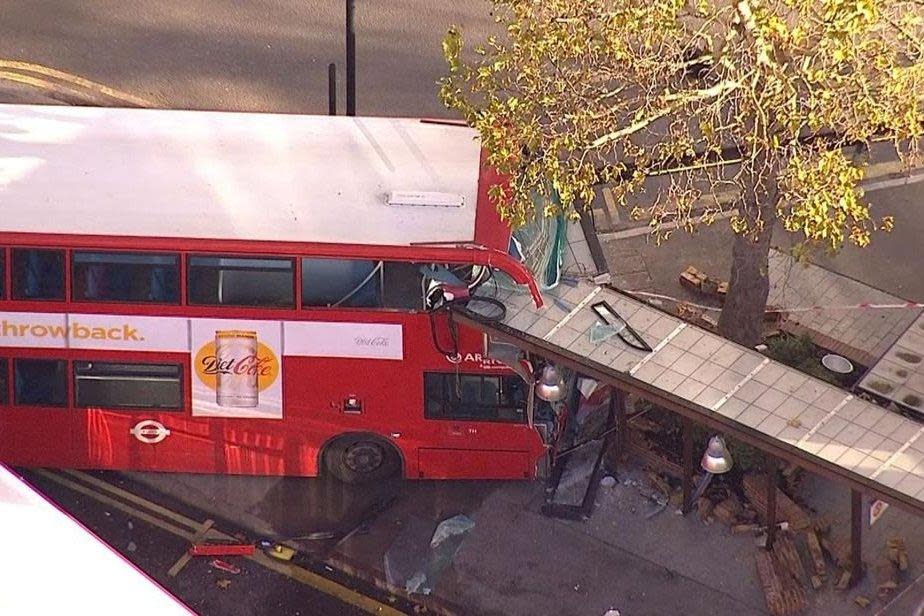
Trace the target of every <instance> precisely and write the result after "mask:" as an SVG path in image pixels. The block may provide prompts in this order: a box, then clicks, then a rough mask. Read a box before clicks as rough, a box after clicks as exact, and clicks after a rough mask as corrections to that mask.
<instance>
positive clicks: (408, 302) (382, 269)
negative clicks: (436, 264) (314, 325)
mask: <svg viewBox="0 0 924 616" xmlns="http://www.w3.org/2000/svg"><path fill="white" fill-rule="evenodd" d="M302 305H303V306H306V307H325V308H337V307H342V308H396V309H402V310H419V309H420V308H422V307H423V289H422V286H421V273H420V266H419V264H416V263H405V262H398V261H376V260H367V259H323V258H317V259H314V258H305V259H302Z"/></svg>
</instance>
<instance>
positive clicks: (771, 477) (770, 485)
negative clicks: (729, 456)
mask: <svg viewBox="0 0 924 616" xmlns="http://www.w3.org/2000/svg"><path fill="white" fill-rule="evenodd" d="M766 470H767V543H766V546H765V547H766V548H767V549H768V550H772V549H773V542H774V541H775V540H776V481H777V479H776V473H777V471H776V458H775V457H773V456H771V455H769V454H768V455H767V464H766Z"/></svg>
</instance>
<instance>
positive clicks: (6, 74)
mask: <svg viewBox="0 0 924 616" xmlns="http://www.w3.org/2000/svg"><path fill="white" fill-rule="evenodd" d="M0 81H12V82H15V83H21V84H24V85H27V86H32V87H33V88H38V89H39V90H43V91H45V92H52V93H55V94H64V95H65V96H67V98H68V101H70V100H78V101H85V100H87V95H86V93H85V92H81V91H79V90H75V89H73V88H70V87H68V86H64V85H61V84H57V83H54V82H52V81H47V80H45V79H41V78H39V77H33V76H31V75H22V74H20V73H14V72H11V71H0Z"/></svg>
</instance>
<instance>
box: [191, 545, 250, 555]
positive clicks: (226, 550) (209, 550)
mask: <svg viewBox="0 0 924 616" xmlns="http://www.w3.org/2000/svg"><path fill="white" fill-rule="evenodd" d="M254 551H256V546H255V545H254V544H252V543H194V544H192V545H191V546H190V548H189V555H190V556H250V555H252V554H253V553H254Z"/></svg>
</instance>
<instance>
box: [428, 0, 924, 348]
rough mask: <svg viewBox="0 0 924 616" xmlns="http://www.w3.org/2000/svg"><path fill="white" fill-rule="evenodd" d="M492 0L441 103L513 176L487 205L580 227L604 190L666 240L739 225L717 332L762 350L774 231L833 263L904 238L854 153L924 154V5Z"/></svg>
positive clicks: (518, 218)
mask: <svg viewBox="0 0 924 616" xmlns="http://www.w3.org/2000/svg"><path fill="white" fill-rule="evenodd" d="M493 1H494V4H495V15H496V20H497V22H498V23H499V24H500V26H501V27H503V29H504V31H505V35H504V36H503V37H501V38H497V37H490V38H489V39H488V41H487V44H486V45H484V46H482V47H479V48H477V49H476V50H475V51H476V54H477V55H474V56H470V55H468V54H465V53H464V52H465V51H466V50H464V49H463V47H464V46H463V39H462V35H461V33H460V32H459V31H458V30H457V29H455V28H453V29H450V31H449V33H448V34H447V36H446V38H445V39H444V42H443V49H444V54H445V56H446V60H447V62H448V65H449V70H448V74H447V76H446V77H445V78H444V79H443V80H442V81H441V88H440V95H441V98H442V100H443V102H444V103H445V104H446V105H447V106H448V107H450V108H452V109H455V110H458V111H459V112H461V113H462V115H463V116H464V117H465V118H466V120H467V121H468V122H469V123H470V124H471V125H472V126H474V127H475V128H476V129H477V130H478V131H479V133H480V135H481V138H482V143H483V146H484V147H485V149H486V150H487V152H488V156H489V162H490V163H491V164H493V165H495V166H496V167H497V169H498V170H499V171H500V172H501V173H503V174H505V175H507V176H508V177H509V182H508V183H506V184H505V185H502V186H495V187H494V189H493V191H492V193H491V196H492V199H493V200H494V201H495V203H496V205H497V207H498V209H499V211H500V212H501V215H502V217H503V218H504V219H505V220H507V221H508V222H510V223H511V224H512V225H513V226H517V225H521V224H523V223H524V222H526V221H527V220H528V218H529V217H530V216H531V215H532V212H533V205H532V203H533V201H532V198H533V197H534V196H535V195H536V194H539V195H542V196H543V197H546V198H549V197H551V195H552V193H557V196H558V197H559V201H558V202H559V203H560V205H554V204H553V205H550V206H549V207H548V209H547V212H546V213H547V214H552V213H557V211H558V210H559V209H560V211H562V212H563V213H565V214H567V215H569V216H574V215H575V214H576V209H577V208H579V207H581V205H580V204H582V203H589V202H590V201H591V199H592V198H593V191H594V186H595V185H597V184H600V183H609V184H610V185H611V186H612V189H613V193H614V195H615V196H616V198H617V201H618V203H619V204H620V205H622V206H624V207H626V208H628V209H629V210H630V211H631V214H632V216H633V217H635V218H636V219H645V220H647V221H648V224H649V226H650V230H651V231H652V233H653V234H654V235H655V236H656V237H657V238H658V240H659V241H660V240H661V239H666V237H667V236H669V235H670V233H671V231H670V230H669V227H670V228H674V227H676V228H680V229H686V230H688V231H691V232H692V231H693V230H694V229H695V228H696V227H697V226H698V225H701V224H712V223H714V222H716V221H717V220H719V219H725V218H727V219H728V220H729V222H730V224H731V227H732V229H733V230H734V231H735V239H734V242H733V246H732V253H733V265H732V270H731V275H730V281H729V282H730V285H729V291H728V296H727V299H726V302H725V307H724V309H723V312H722V316H721V318H720V329H721V330H722V332H723V333H724V334H725V335H726V336H728V337H730V338H732V339H733V340H736V341H738V342H741V343H743V344H746V345H750V346H753V345H754V344H756V343H757V342H759V340H760V337H761V323H762V317H763V312H764V310H765V309H766V303H767V295H768V292H769V281H768V275H767V269H768V255H769V249H770V239H771V235H772V233H773V231H774V227H775V226H776V225H777V224H780V225H782V227H783V228H784V229H785V230H786V231H788V232H790V233H792V234H797V236H798V238H797V239H798V240H799V245H800V246H802V247H804V248H809V249H810V248H815V247H819V246H824V247H825V248H826V249H828V250H830V251H837V250H838V249H840V248H841V246H842V245H843V244H844V242H852V243H854V244H856V245H859V246H866V245H867V244H868V243H869V241H870V236H871V233H872V232H873V231H876V230H884V231H888V230H890V229H891V226H892V220H891V218H889V217H882V218H879V219H875V218H873V216H872V214H871V212H870V207H869V205H868V203H866V202H865V201H864V198H863V191H862V189H861V188H860V187H859V185H858V184H859V182H860V180H861V179H862V178H863V163H862V161H860V160H857V159H856V158H855V157H854V156H852V154H851V152H854V151H855V148H856V147H859V148H860V149H863V148H868V147H869V146H870V144H871V143H873V141H874V140H882V141H884V142H886V143H888V144H889V147H890V148H894V150H895V151H896V152H898V154H899V156H900V157H902V159H903V160H905V161H910V160H912V159H913V158H914V157H915V156H916V155H917V154H918V146H919V140H920V138H921V136H922V120H924V115H922V114H924V111H922V106H924V37H922V32H924V0H691V1H689V2H688V1H685V0H493ZM463 56H464V57H463ZM848 146H852V147H850V148H848ZM728 186H733V187H735V188H736V189H737V190H738V194H739V195H740V196H739V197H738V198H737V199H736V200H735V201H734V202H733V203H724V202H723V201H722V200H720V199H719V198H718V195H719V193H720V191H722V189H723V188H726V187H728ZM550 203H551V201H550ZM726 212H727V213H728V214H727V215H725V216H723V214H726ZM728 215H730V217H729V216H728ZM667 223H672V224H671V225H668V224H667Z"/></svg>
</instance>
